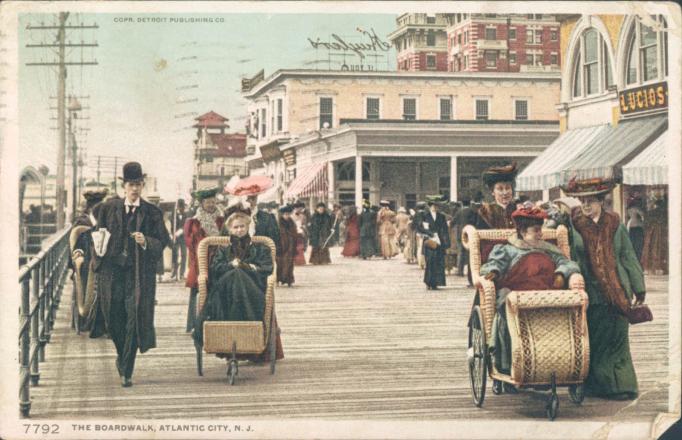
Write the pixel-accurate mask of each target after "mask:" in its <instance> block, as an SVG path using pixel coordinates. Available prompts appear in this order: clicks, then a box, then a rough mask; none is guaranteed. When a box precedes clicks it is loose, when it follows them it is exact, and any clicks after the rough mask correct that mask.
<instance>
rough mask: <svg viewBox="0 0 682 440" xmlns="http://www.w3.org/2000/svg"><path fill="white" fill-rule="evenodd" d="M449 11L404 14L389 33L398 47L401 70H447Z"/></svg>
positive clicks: (389, 36) (399, 68)
mask: <svg viewBox="0 0 682 440" xmlns="http://www.w3.org/2000/svg"><path fill="white" fill-rule="evenodd" d="M445 15H446V14H402V15H400V16H398V18H397V19H396V24H397V25H398V28H397V29H396V30H395V31H393V32H392V33H391V34H389V35H388V39H389V40H391V42H392V43H393V46H394V47H395V48H396V50H397V52H398V54H397V66H398V71H402V72H417V71H440V72H446V71H447V70H448V47H447V33H446V27H447V24H448V21H447V18H446V16H445Z"/></svg>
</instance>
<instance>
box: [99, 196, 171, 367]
mask: <svg viewBox="0 0 682 440" xmlns="http://www.w3.org/2000/svg"><path fill="white" fill-rule="evenodd" d="M97 228H98V229H102V228H106V229H107V230H108V231H109V232H110V233H111V238H110V239H109V244H108V246H107V250H106V253H105V254H104V256H103V257H101V258H100V257H97V258H96V267H97V268H96V270H97V276H98V279H99V289H100V295H101V296H100V300H101V302H102V311H103V312H104V319H105V321H106V324H107V328H108V329H109V332H110V334H111V338H112V340H113V342H114V345H115V346H116V352H117V354H118V358H117V360H116V365H117V368H118V370H119V374H120V375H121V376H125V377H127V378H130V377H132V374H133V368H134V366H135V356H136V354H137V350H138V348H139V350H140V352H141V353H144V352H145V351H147V350H149V349H150V348H154V347H155V346H156V334H155V331H154V300H155V297H156V278H155V272H156V270H155V269H156V264H157V261H158V260H159V258H161V253H162V252H163V249H164V248H165V247H166V246H167V245H168V241H169V236H168V232H167V231H166V227H165V225H164V223H163V215H162V213H161V210H159V208H157V207H155V206H154V205H152V204H150V203H148V202H146V201H145V200H142V199H141V200H140V206H139V207H137V208H135V210H134V211H133V213H131V214H130V215H129V214H127V213H126V207H125V205H124V199H112V200H109V201H108V202H106V203H104V205H102V208H101V209H100V212H99V215H98V217H97ZM136 231H137V232H141V233H142V234H144V236H145V238H146V246H145V247H144V248H143V247H142V246H140V245H138V244H137V243H135V241H134V240H133V239H132V237H131V236H130V234H131V233H132V232H136Z"/></svg>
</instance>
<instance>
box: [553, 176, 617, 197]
mask: <svg viewBox="0 0 682 440" xmlns="http://www.w3.org/2000/svg"><path fill="white" fill-rule="evenodd" d="M615 186H616V183H615V182H614V181H613V179H603V178H600V177H598V178H594V179H584V180H577V179H576V178H575V177H574V178H572V179H571V180H569V182H568V184H566V185H565V186H562V187H561V189H562V190H563V191H564V193H566V195H567V196H569V197H587V196H598V195H602V194H606V193H609V192H611V191H612V190H613V188H614V187H615Z"/></svg>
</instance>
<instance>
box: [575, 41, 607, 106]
mask: <svg viewBox="0 0 682 440" xmlns="http://www.w3.org/2000/svg"><path fill="white" fill-rule="evenodd" d="M575 51H576V52H575V55H574V57H573V59H574V67H573V72H572V75H573V87H572V91H573V93H572V94H573V97H574V98H582V97H585V96H590V95H596V94H599V93H603V92H604V91H606V90H608V89H609V87H611V86H612V85H613V75H612V73H611V68H612V65H613V63H612V62H611V59H610V57H609V50H608V46H607V44H606V40H605V39H604V37H603V36H602V34H601V33H600V32H598V31H597V30H596V29H595V28H588V29H586V30H585V31H584V32H583V33H582V35H580V39H579V41H578V44H577V45H576V49H575Z"/></svg>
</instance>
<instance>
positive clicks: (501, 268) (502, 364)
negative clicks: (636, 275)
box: [481, 203, 584, 392]
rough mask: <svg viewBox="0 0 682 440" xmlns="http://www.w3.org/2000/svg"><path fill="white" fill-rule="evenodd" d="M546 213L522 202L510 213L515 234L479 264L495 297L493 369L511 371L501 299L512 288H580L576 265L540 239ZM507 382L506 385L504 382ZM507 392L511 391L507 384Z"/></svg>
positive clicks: (508, 344) (509, 341)
mask: <svg viewBox="0 0 682 440" xmlns="http://www.w3.org/2000/svg"><path fill="white" fill-rule="evenodd" d="M546 218H547V213H546V212H545V211H543V210H542V209H540V208H535V207H533V205H532V204H531V203H526V204H525V205H524V206H523V208H521V209H517V210H516V211H514V212H513V214H512V219H513V221H514V224H515V226H516V236H512V237H510V238H509V240H508V243H505V244H497V245H495V247H493V249H492V251H491V252H490V255H489V256H488V260H487V261H486V262H485V264H483V265H482V266H481V276H483V277H485V278H486V279H488V280H491V281H494V282H495V287H496V289H497V300H496V309H497V313H496V315H495V320H494V321H493V332H492V336H491V341H490V348H491V350H492V351H493V358H494V361H495V368H497V370H498V371H499V372H501V373H504V374H509V373H510V370H511V337H510V336H509V329H508V328H507V319H506V310H505V301H506V298H507V295H508V294H509V292H511V291H513V290H515V291H519V290H552V289H564V288H565V287H566V280H568V288H569V289H579V290H581V289H584V284H583V281H582V277H579V276H578V277H575V276H574V275H575V274H579V273H580V269H579V267H578V264H577V263H576V262H574V261H571V260H569V259H568V258H566V257H565V256H564V254H563V253H562V252H561V250H559V248H557V247H556V246H554V245H553V244H551V243H548V242H546V241H544V240H542V224H543V222H544V220H545V219H546ZM505 385H507V384H505ZM506 388H510V389H508V390H507V391H512V392H513V391H514V390H513V389H511V387H505V389H506Z"/></svg>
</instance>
